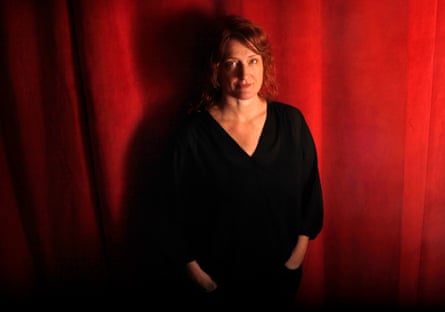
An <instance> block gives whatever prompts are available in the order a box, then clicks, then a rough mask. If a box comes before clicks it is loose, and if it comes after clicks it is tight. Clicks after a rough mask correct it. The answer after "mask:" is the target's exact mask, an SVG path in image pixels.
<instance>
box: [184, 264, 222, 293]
mask: <svg viewBox="0 0 445 312" xmlns="http://www.w3.org/2000/svg"><path fill="white" fill-rule="evenodd" d="M186 270H187V274H188V275H189V277H190V279H191V280H192V281H193V282H194V283H195V284H196V285H197V286H198V287H199V288H201V289H202V290H203V291H205V292H212V291H214V290H215V289H216V288H217V287H218V285H217V284H216V282H215V281H214V280H213V279H212V278H211V277H210V275H208V274H207V273H206V272H205V271H204V270H203V269H201V267H200V266H199V264H198V262H197V261H196V260H193V261H191V262H189V263H187V265H186Z"/></svg>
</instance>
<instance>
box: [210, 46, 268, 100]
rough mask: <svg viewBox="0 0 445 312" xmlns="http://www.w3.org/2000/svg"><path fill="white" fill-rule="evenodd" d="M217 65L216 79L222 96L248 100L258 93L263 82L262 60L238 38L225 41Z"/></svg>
mask: <svg viewBox="0 0 445 312" xmlns="http://www.w3.org/2000/svg"><path fill="white" fill-rule="evenodd" d="M224 52H225V53H224V55H225V56H226V57H225V58H224V60H223V61H222V62H221V64H220V65H219V69H218V79H219V83H220V85H221V92H222V95H223V96H230V97H234V98H237V99H240V100H248V99H250V98H253V97H255V96H257V95H258V92H259V91H260V89H261V86H262V84H263V71H264V68H263V60H262V57H261V56H260V55H259V54H256V53H255V52H254V51H252V50H250V49H249V48H247V47H246V46H245V45H243V44H242V43H241V42H239V41H238V40H235V39H232V40H230V41H229V42H228V43H227V46H226V51H224Z"/></svg>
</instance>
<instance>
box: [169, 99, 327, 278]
mask: <svg viewBox="0 0 445 312" xmlns="http://www.w3.org/2000/svg"><path fill="white" fill-rule="evenodd" d="M170 170H171V175H170V177H169V178H170V182H171V184H170V187H169V192H170V193H169V196H168V202H169V206H168V212H169V225H168V226H169V231H170V234H172V233H174V237H173V238H172V240H173V241H171V244H172V246H170V248H173V249H174V252H175V254H176V257H177V259H179V261H181V262H188V261H190V260H193V259H196V260H198V262H199V263H200V265H201V267H202V268H203V269H204V270H207V271H209V272H211V273H212V274H214V275H216V276H218V274H236V273H235V272H236V271H244V270H245V269H246V267H252V266H251V264H252V263H255V264H256V268H252V270H256V269H260V268H264V267H270V266H277V265H283V264H284V262H285V261H286V260H287V258H288V257H289V256H290V253H291V251H292V248H293V247H294V246H295V244H296V241H297V239H298V235H301V234H304V235H307V236H309V237H310V239H314V238H315V237H316V236H317V235H318V233H319V232H320V231H321V228H322V223H323V204H322V191H321V185H320V177H319V171H318V164H317V153H316V148H315V144H314V141H313V138H312V135H311V133H310V130H309V128H308V126H307V124H306V122H305V119H304V117H303V115H302V113H301V112H300V110H298V109H297V108H295V107H293V106H291V105H287V104H284V103H280V102H272V101H271V102H268V108H267V117H266V121H265V124H264V127H263V129H262V133H261V135H260V139H259V142H258V145H257V147H256V150H255V151H254V153H253V154H252V155H251V156H249V155H248V154H247V153H246V152H245V151H244V150H243V149H242V148H241V147H240V146H239V145H238V144H237V143H236V141H235V140H234V139H232V137H231V136H230V135H229V134H228V133H227V132H226V131H225V130H224V129H223V128H222V127H221V126H220V125H219V123H218V122H216V120H215V119H213V117H212V116H211V115H210V114H209V113H208V112H207V111H202V112H196V113H193V114H192V115H190V116H189V118H188V120H187V121H186V123H185V124H184V126H183V127H181V130H180V131H179V132H178V135H177V136H176V138H175V141H174V146H173V153H172V158H171V163H170Z"/></svg>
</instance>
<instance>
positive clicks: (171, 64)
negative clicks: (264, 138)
mask: <svg viewBox="0 0 445 312" xmlns="http://www.w3.org/2000/svg"><path fill="white" fill-rule="evenodd" d="M223 13H236V14H241V15H244V16H246V17H248V18H250V19H252V20H254V21H255V22H257V23H259V24H260V25H263V27H264V28H265V29H266V31H267V32H268V33H269V34H270V38H271V41H272V45H273V50H274V55H275V61H276V65H277V75H278V80H279V82H280V86H279V87H280V95H279V100H281V101H284V102H288V103H290V104H292V105H295V106H297V107H299V108H301V109H302V111H303V113H304V114H305V116H306V118H307V120H308V123H309V125H310V127H311V129H312V131H313V134H314V136H315V140H316V143H317V146H318V150H319V158H320V166H321V167H320V170H321V175H322V184H323V190H324V197H325V211H326V218H325V227H324V229H323V231H322V233H321V235H320V236H319V237H318V238H317V239H316V240H315V241H313V242H312V243H311V245H310V249H309V251H308V254H307V257H306V259H305V264H304V266H305V273H304V276H303V282H302V288H301V291H300V293H299V294H298V300H300V302H301V303H302V304H306V305H308V306H323V305H338V306H346V305H353V306H356V305H357V306H370V305H376V306H386V307H422V308H427V307H445V283H444V280H445V226H444V225H445V192H444V190H445V158H444V156H443V155H444V153H445V144H443V138H444V137H445V127H444V121H445V105H444V101H445V83H444V81H445V1H442V0H428V1H425V0H392V1H374V0H299V1H279V0H278V1H277V0H262V1H256V0H244V1H243V0H238V1H235V0H229V1H217V0H215V1H208V0H193V1H185V0H173V1H154V0H153V1H142V0H139V1H138V0H97V1H88V0H76V1H71V0H66V1H58V0H53V1H37V0H34V1H33V0H19V1H13V0H3V1H2V2H1V3H0V14H1V20H0V42H1V43H0V45H1V49H0V62H1V63H0V64H1V68H2V70H1V74H0V77H1V78H0V79H1V80H0V83H1V87H0V90H1V91H0V92H1V93H0V96H1V110H0V121H1V141H0V143H1V144H0V172H1V180H0V183H1V187H0V205H1V208H0V217H1V219H0V222H1V223H0V234H1V235H0V283H1V284H0V287H1V291H2V295H4V296H3V297H4V298H18V299H21V298H25V297H27V296H28V295H30V294H31V295H32V296H34V295H35V296H36V297H38V298H41V297H47V298H50V297H53V296H65V295H70V294H71V295H73V296H79V297H80V296H84V295H86V296H88V295H93V296H97V295H99V294H103V295H104V296H107V294H108V291H109V287H108V285H110V284H113V283H114V284H118V285H119V286H120V287H117V289H119V290H121V291H122V292H125V291H128V292H132V291H134V288H135V285H136V284H138V285H139V286H140V285H143V286H142V288H143V287H144V286H147V285H150V282H148V283H147V284H144V281H149V280H150V277H152V278H153V280H155V282H154V283H152V284H156V283H157V282H158V280H162V279H163V277H164V274H165V275H168V274H169V272H168V266H167V265H165V263H164V262H163V261H164V259H163V258H162V256H160V254H159V252H158V249H157V245H156V244H157V240H156V226H157V224H156V222H155V220H156V213H157V212H156V211H155V210H153V209H151V208H152V207H153V206H154V205H153V201H152V198H153V197H155V195H156V194H155V193H156V186H157V183H156V181H157V179H159V174H161V173H160V172H158V168H159V166H158V164H159V161H160V158H161V156H162V150H163V147H164V146H165V144H166V142H167V141H168V136H169V133H170V131H171V130H172V129H173V128H174V126H175V124H176V121H177V118H178V116H180V113H181V109H182V107H183V106H184V104H186V103H188V102H190V101H193V100H194V99H195V98H196V94H197V91H198V90H197V88H196V81H197V80H198V78H199V69H200V64H201V63H200V61H201V59H200V57H199V56H200V51H201V47H200V45H199V42H200V41H199V38H200V35H201V34H202V33H203V31H204V30H205V29H206V27H207V26H208V25H209V23H211V21H212V17H214V16H216V15H218V14H223ZM142 271H146V273H147V274H140V273H141V272H142ZM141 276H143V277H141ZM139 286H138V287H139Z"/></svg>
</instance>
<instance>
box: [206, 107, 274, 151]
mask: <svg viewBox="0 0 445 312" xmlns="http://www.w3.org/2000/svg"><path fill="white" fill-rule="evenodd" d="M269 106H270V105H269V102H267V103H266V118H265V119H264V123H263V126H262V128H261V131H260V135H259V136H258V141H257V143H256V146H255V148H254V150H253V152H252V154H249V153H247V152H246V150H245V149H244V148H243V147H242V146H241V145H240V144H239V143H238V142H237V141H236V140H235V139H234V138H233V137H232V135H230V133H229V132H227V130H226V129H224V127H223V126H222V125H221V124H220V123H219V122H218V121H217V120H216V119H215V118H214V117H213V116H212V114H210V112H209V111H207V110H206V111H205V113H206V114H207V116H208V117H209V118H210V120H211V121H212V123H213V124H214V125H215V126H216V127H217V128H218V129H219V131H220V132H222V133H223V135H224V136H225V137H226V138H227V139H228V141H230V142H231V144H232V145H234V146H235V147H236V148H237V149H238V150H239V151H240V152H241V153H242V154H244V155H245V156H247V157H248V158H249V159H251V158H253V157H254V156H255V155H256V154H257V153H258V150H259V148H260V147H261V143H262V141H263V137H264V132H265V128H266V126H267V124H268V120H269V118H270V116H269V115H270V109H269Z"/></svg>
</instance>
